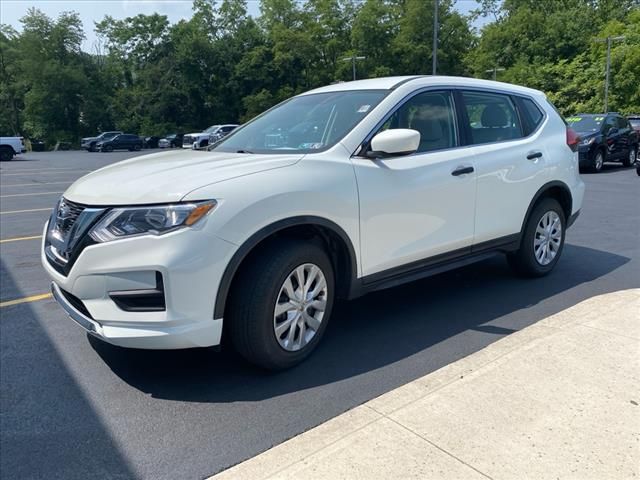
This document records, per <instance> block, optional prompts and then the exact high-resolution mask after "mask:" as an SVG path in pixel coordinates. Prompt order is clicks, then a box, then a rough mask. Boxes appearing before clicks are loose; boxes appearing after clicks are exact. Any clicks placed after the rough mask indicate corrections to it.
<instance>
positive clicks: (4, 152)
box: [0, 137, 27, 162]
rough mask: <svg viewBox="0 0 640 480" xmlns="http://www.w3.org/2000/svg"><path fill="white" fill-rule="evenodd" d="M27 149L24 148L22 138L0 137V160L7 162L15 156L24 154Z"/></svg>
mask: <svg viewBox="0 0 640 480" xmlns="http://www.w3.org/2000/svg"><path fill="white" fill-rule="evenodd" d="M26 151H27V148H26V147H25V146H24V138H23V137H0V160H1V161H3V162H8V161H9V160H12V159H13V157H14V156H15V155H19V154H21V153H25V152H26Z"/></svg>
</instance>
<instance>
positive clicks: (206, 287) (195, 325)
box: [42, 76, 584, 369]
mask: <svg viewBox="0 0 640 480" xmlns="http://www.w3.org/2000/svg"><path fill="white" fill-rule="evenodd" d="M577 142H578V139H577V137H576V136H575V134H574V133H573V132H572V131H571V130H570V129H568V128H567V127H566V125H565V123H564V121H563V119H562V118H561V117H560V115H558V113H556V111H555V110H554V108H553V106H552V105H551V104H550V103H549V102H548V101H547V99H546V98H545V96H544V95H543V94H542V93H541V92H538V91H536V90H531V89H528V88H523V87H518V86H514V85H508V84H504V83H496V82H490V81H484V80H474V79H468V78H453V77H422V76H413V77H393V78H379V79H372V80H362V81H357V82H348V83H340V84H335V85H331V86H328V87H324V88H319V89H316V90H313V91H310V92H307V93H305V94H302V95H298V96H296V97H294V98H291V99H289V100H287V101H286V102H283V103H281V104H280V105H278V106H276V107H274V108H272V109H271V110H269V111H267V112H265V113H264V114H262V115H261V116H259V117H257V118H255V119H254V120H253V121H251V122H249V123H247V124H246V125H244V126H242V127H240V128H238V129H237V130H235V131H234V132H233V133H232V134H230V135H229V136H228V137H227V138H225V139H224V140H223V141H222V142H221V143H220V144H218V145H217V146H216V147H215V148H214V149H213V150H212V151H210V152H193V151H190V150H185V151H178V152H175V151H172V152H162V153H156V154H152V155H147V156H144V157H137V158H135V159H131V160H127V161H124V162H120V163H117V164H113V165H109V166H107V167H104V168H101V169H100V170H97V171H95V172H93V173H90V174H89V175H87V176H85V177H83V178H81V179H79V180H78V181H76V182H75V183H74V184H73V185H72V186H71V187H70V188H69V189H68V190H67V191H66V192H65V193H64V196H63V197H62V198H61V199H60V201H59V203H58V205H57V207H56V209H55V211H54V213H53V215H52V216H51V219H50V220H49V222H48V224H47V225H46V226H45V232H44V241H43V244H42V262H43V264H44V267H45V269H46V270H47V272H48V273H49V275H50V276H51V278H52V279H53V283H52V290H53V294H54V296H55V298H56V299H57V301H58V302H59V303H60V304H61V305H62V307H63V308H64V309H65V310H66V311H67V313H68V314H69V315H70V316H71V317H72V318H73V319H74V320H75V321H76V322H77V323H79V324H80V325H82V326H83V327H84V328H85V329H86V330H88V331H89V332H90V333H91V334H92V335H95V336H97V337H99V338H101V339H103V340H106V341H107V342H110V343H113V344H116V345H121V346H125V347H136V348H154V349H172V348H188V347H204V346H212V345H218V344H220V342H221V338H222V336H223V324H224V327H225V328H224V332H225V334H224V337H225V341H227V340H229V341H231V342H232V343H233V345H234V346H235V347H236V349H237V350H238V351H239V352H240V353H241V354H242V355H244V356H245V357H246V358H247V359H248V360H250V361H251V362H253V363H255V364H258V365H260V366H263V367H265V368H270V369H280V368H286V367H290V366H292V365H294V364H296V363H298V362H300V361H301V360H302V359H303V358H305V357H306V356H307V355H308V354H309V353H310V352H311V351H312V350H313V349H314V348H315V347H316V345H317V344H318V342H319V341H320V339H321V337H322V335H323V333H324V331H325V329H326V327H327V323H328V322H329V319H330V317H331V307H332V305H333V304H334V301H335V299H336V298H338V297H342V298H354V297H356V296H359V295H363V294H365V293H367V292H371V291H374V290H379V289H382V288H386V287H391V286H395V285H399V284H401V283H404V282H408V281H412V280H415V279H418V278H421V277H425V276H427V275H431V274H434V273H439V272H442V271H444V270H447V269H450V268H454V267H457V266H460V265H465V264H468V263H470V262H472V261H476V260H480V259H483V258H486V257H487V256H489V255H493V254H496V253H506V254H507V256H508V258H509V261H510V263H511V265H512V266H513V267H514V268H515V269H516V270H517V271H518V272H519V273H522V274H526V275H530V276H541V275H545V274H547V273H549V272H550V271H551V270H552V269H553V268H554V266H555V265H556V263H557V262H558V259H559V258H560V254H561V253H562V248H563V244H564V239H565V233H566V229H567V228H568V227H569V226H570V225H571V224H572V223H573V221H574V220H575V218H576V217H577V215H578V213H579V211H580V206H581V204H582V198H583V194H584V184H583V182H582V181H581V179H580V176H579V173H578V157H577V153H576V147H577ZM227 337H228V338H227Z"/></svg>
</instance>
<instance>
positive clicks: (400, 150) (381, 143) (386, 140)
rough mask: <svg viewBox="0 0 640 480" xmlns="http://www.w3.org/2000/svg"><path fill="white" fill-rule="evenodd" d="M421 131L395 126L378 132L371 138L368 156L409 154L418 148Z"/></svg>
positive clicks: (382, 156)
mask: <svg viewBox="0 0 640 480" xmlns="http://www.w3.org/2000/svg"><path fill="white" fill-rule="evenodd" d="M419 145H420V132H418V131H417V130H411V129H408V128H393V129H390V130H385V131H383V132H380V133H378V134H377V135H376V136H375V137H373V138H372V139H371V148H370V149H369V151H367V153H366V156H367V157H369V158H386V157H393V156H399V155H409V154H411V153H414V152H415V151H416V150H418V146H419Z"/></svg>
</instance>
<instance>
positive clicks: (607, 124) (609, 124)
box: [602, 117, 618, 133]
mask: <svg viewBox="0 0 640 480" xmlns="http://www.w3.org/2000/svg"><path fill="white" fill-rule="evenodd" d="M612 128H618V123H617V122H616V118H615V117H607V118H606V120H605V121H604V127H603V130H602V131H603V132H604V133H609V130H611V129H612Z"/></svg>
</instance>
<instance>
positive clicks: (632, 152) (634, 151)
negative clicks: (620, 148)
mask: <svg viewBox="0 0 640 480" xmlns="http://www.w3.org/2000/svg"><path fill="white" fill-rule="evenodd" d="M637 157H638V147H637V146H636V145H632V146H631V147H630V148H629V152H628V154H627V156H626V157H625V158H624V159H623V160H622V165H624V166H625V167H631V166H633V164H634V163H636V160H637Z"/></svg>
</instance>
